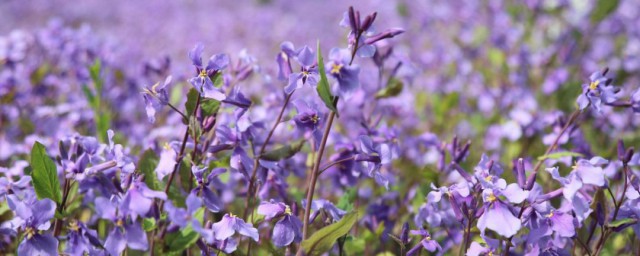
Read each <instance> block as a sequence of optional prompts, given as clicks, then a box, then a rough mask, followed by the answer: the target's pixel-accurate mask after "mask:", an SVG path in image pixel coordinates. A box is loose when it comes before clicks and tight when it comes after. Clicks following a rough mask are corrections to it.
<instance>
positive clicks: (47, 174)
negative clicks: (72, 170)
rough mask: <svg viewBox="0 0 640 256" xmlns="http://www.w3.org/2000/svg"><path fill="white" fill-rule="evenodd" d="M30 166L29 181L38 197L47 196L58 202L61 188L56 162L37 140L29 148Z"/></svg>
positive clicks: (60, 200)
mask: <svg viewBox="0 0 640 256" xmlns="http://www.w3.org/2000/svg"><path fill="white" fill-rule="evenodd" d="M31 168H32V169H33V171H32V173H31V182H32V183H33V188H34V189H35V191H36V195H37V196H38V199H43V198H49V199H51V200H53V201H54V202H56V203H58V204H60V203H61V202H62V190H61V189H60V181H59V180H58V170H57V167H56V164H55V163H54V162H53V160H51V158H49V156H48V155H47V151H46V149H45V148H44V146H43V145H42V144H40V142H37V141H36V143H34V144H33V148H31Z"/></svg>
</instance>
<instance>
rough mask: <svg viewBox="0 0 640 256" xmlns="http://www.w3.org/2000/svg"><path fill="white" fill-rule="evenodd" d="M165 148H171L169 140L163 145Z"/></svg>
mask: <svg viewBox="0 0 640 256" xmlns="http://www.w3.org/2000/svg"><path fill="white" fill-rule="evenodd" d="M162 147H163V148H164V149H166V150H169V149H171V146H169V143H168V142H165V143H164V145H163V146H162Z"/></svg>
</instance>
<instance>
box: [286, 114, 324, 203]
mask: <svg viewBox="0 0 640 256" xmlns="http://www.w3.org/2000/svg"><path fill="white" fill-rule="evenodd" d="M318 119H319V118H318V115H313V116H312V117H311V121H313V123H314V124H317V123H318ZM287 207H288V206H287Z"/></svg>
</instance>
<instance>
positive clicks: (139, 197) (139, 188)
mask: <svg viewBox="0 0 640 256" xmlns="http://www.w3.org/2000/svg"><path fill="white" fill-rule="evenodd" d="M155 198H158V199H161V200H167V195H166V194H165V193H164V192H162V191H155V190H151V189H150V188H148V187H147V185H146V184H145V183H144V182H142V181H133V182H132V183H131V186H130V187H129V189H128V190H127V193H126V194H125V195H124V197H123V198H122V202H121V205H120V207H121V209H122V210H124V211H125V212H126V213H127V214H130V215H131V217H132V218H133V219H136V218H137V217H138V216H146V215H147V213H148V212H149V210H150V209H151V206H152V205H153V200H154V199H155Z"/></svg>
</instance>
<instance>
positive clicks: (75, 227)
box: [68, 220, 80, 231]
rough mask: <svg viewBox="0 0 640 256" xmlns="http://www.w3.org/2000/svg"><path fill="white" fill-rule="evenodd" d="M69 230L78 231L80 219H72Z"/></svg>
mask: <svg viewBox="0 0 640 256" xmlns="http://www.w3.org/2000/svg"><path fill="white" fill-rule="evenodd" d="M68 228H69V230H71V231H78V230H80V226H78V221H77V220H71V221H70V222H69V227H68Z"/></svg>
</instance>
